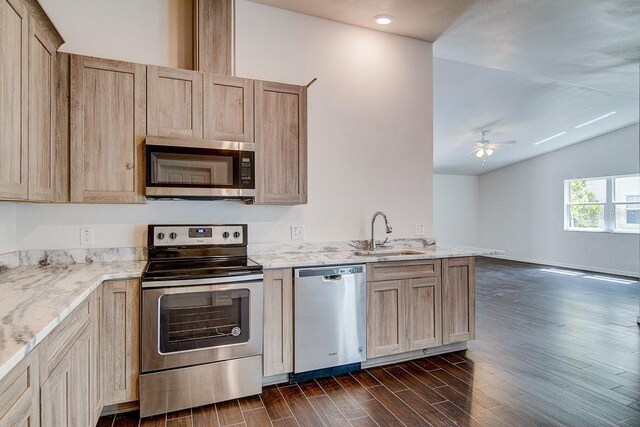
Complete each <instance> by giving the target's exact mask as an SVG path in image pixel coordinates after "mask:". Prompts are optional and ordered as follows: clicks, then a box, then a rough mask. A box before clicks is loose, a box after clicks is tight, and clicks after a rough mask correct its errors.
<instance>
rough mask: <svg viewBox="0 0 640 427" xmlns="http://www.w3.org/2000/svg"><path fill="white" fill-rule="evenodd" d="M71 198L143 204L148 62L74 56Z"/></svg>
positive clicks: (86, 200)
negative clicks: (146, 63) (135, 62)
mask: <svg viewBox="0 0 640 427" xmlns="http://www.w3.org/2000/svg"><path fill="white" fill-rule="evenodd" d="M70 122H71V131H70V135H71V138H70V139H71V142H70V144H71V162H70V165H71V167H70V169H71V171H70V175H71V185H70V187H71V202H89V203H144V201H145V198H144V180H145V174H144V146H143V142H144V137H145V134H146V128H147V127H146V67H145V66H144V65H140V64H132V63H127V62H121V61H113V60H108V59H98V58H90V57H85V56H77V55H73V56H72V57H71V107H70Z"/></svg>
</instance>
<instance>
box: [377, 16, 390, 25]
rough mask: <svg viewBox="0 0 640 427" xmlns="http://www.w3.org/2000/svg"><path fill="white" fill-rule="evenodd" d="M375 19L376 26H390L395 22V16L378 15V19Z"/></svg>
mask: <svg viewBox="0 0 640 427" xmlns="http://www.w3.org/2000/svg"><path fill="white" fill-rule="evenodd" d="M373 19H375V20H376V24H380V25H389V24H391V23H392V22H393V19H394V18H393V16H391V15H378V16H376V17H374V18H373Z"/></svg>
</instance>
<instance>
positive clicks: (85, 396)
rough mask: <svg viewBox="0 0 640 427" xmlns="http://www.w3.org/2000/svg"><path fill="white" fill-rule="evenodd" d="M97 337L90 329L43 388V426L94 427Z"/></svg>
mask: <svg viewBox="0 0 640 427" xmlns="http://www.w3.org/2000/svg"><path fill="white" fill-rule="evenodd" d="M92 341H93V334H92V329H91V327H90V326H89V327H87V328H86V329H85V330H84V332H83V333H82V334H81V335H80V336H79V337H78V339H77V340H76V342H75V343H74V344H73V346H72V347H71V349H70V350H69V352H68V353H67V354H66V356H65V357H64V358H63V359H62V360H61V361H60V363H59V364H58V365H57V366H56V368H55V369H54V370H53V371H52V372H51V375H49V377H48V378H47V380H46V381H45V382H44V383H43V384H42V387H41V388H40V421H41V424H42V426H43V427H67V426H73V427H91V426H93V425H94V418H95V417H93V414H92V402H91V388H92V385H93V383H92V378H93V377H92V375H91V363H92V362H91V361H92V359H93V358H94V357H95V354H94V352H93V349H92ZM96 419H97V418H96Z"/></svg>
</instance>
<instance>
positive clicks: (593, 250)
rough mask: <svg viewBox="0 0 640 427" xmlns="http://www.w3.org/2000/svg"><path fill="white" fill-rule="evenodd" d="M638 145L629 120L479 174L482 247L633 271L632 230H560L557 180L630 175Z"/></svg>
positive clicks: (635, 243)
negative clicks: (606, 131) (599, 133)
mask: <svg viewBox="0 0 640 427" xmlns="http://www.w3.org/2000/svg"><path fill="white" fill-rule="evenodd" d="M550 143H552V142H550ZM639 145H640V144H639V139H638V125H634V126H630V127H626V128H623V129H620V130H618V131H615V132H611V133H609V134H606V135H602V136H600V137H597V138H593V139H591V140H588V141H585V142H582V143H579V144H575V145H572V146H570V147H567V148H563V149H561V150H558V151H554V152H552V153H549V154H545V155H543V156H540V157H536V158H534V159H530V160H527V161H524V162H521V163H516V164H514V165H511V166H508V167H505V168H503V169H499V170H497V171H494V172H490V173H487V174H485V175H481V176H480V223H481V226H480V230H481V235H480V241H481V244H482V246H486V247H491V248H499V249H505V250H506V251H507V253H506V257H510V258H514V259H519V260H522V261H532V262H539V263H546V264H552V265H553V264H556V265H563V266H571V267H576V268H584V269H587V270H596V271H603V272H611V273H619V274H625V275H632V276H638V270H639V263H640V253H639V251H640V240H639V239H640V236H638V235H637V234H613V233H590V232H577V231H564V214H563V210H564V182H563V181H564V180H565V179H570V178H583V177H597V176H606V175H621V174H628V173H637V172H638V170H639V169H640V165H639V164H638V163H639V159H640V154H639V152H638V147H639Z"/></svg>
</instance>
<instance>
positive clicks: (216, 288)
mask: <svg viewBox="0 0 640 427" xmlns="http://www.w3.org/2000/svg"><path fill="white" fill-rule="evenodd" d="M238 289H248V290H249V291H250V292H255V291H260V292H262V281H259V282H256V281H254V282H239V283H229V284H220V285H203V286H176V287H171V288H153V289H143V290H142V294H143V298H145V299H146V298H153V299H155V298H160V297H162V296H164V295H179V294H193V293H199V292H222V291H235V290H238Z"/></svg>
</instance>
